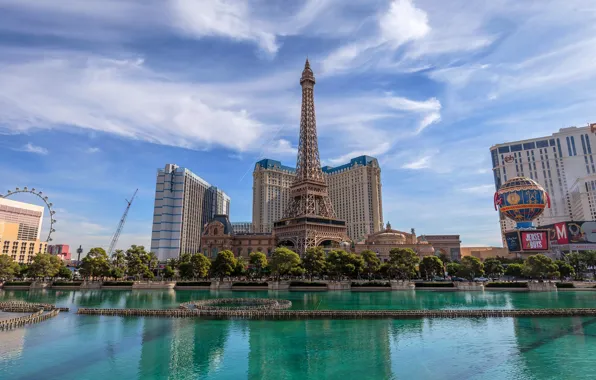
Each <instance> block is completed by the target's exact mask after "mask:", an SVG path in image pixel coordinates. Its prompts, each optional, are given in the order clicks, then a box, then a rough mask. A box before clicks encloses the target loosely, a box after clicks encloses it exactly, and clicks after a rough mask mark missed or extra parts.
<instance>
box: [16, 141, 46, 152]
mask: <svg viewBox="0 0 596 380" xmlns="http://www.w3.org/2000/svg"><path fill="white" fill-rule="evenodd" d="M13 150H16V151H19V152H28V153H35V154H41V155H46V154H48V153H49V152H48V150H47V149H46V148H44V147H41V146H37V145H33V144H31V143H27V144H25V145H23V146H22V147H20V148H14V149H13Z"/></svg>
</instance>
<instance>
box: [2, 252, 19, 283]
mask: <svg viewBox="0 0 596 380" xmlns="http://www.w3.org/2000/svg"><path fill="white" fill-rule="evenodd" d="M19 272H20V267H19V264H18V263H17V262H15V261H14V260H13V259H12V257H10V256H8V255H0V278H2V279H11V278H13V277H14V276H16V275H18V274H19Z"/></svg>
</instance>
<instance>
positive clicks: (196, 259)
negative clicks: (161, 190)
mask: <svg viewBox="0 0 596 380" xmlns="http://www.w3.org/2000/svg"><path fill="white" fill-rule="evenodd" d="M588 269H590V270H591V271H592V272H593V274H594V277H595V278H596V251H587V252H583V253H571V254H568V255H566V256H565V258H564V260H556V261H553V260H552V259H550V258H548V257H547V256H544V255H533V256H530V257H528V258H527V259H526V260H525V261H524V260H521V259H510V258H504V257H497V258H490V259H486V260H485V261H484V262H481V261H480V260H479V259H478V258H476V257H472V256H466V257H464V258H462V259H461V261H453V262H452V261H451V260H450V259H449V257H447V256H446V255H444V254H441V255H439V256H426V257H423V258H422V259H421V258H420V257H419V256H418V255H417V254H416V252H415V251H414V250H412V249H410V248H394V249H392V250H391V251H390V253H389V258H388V260H387V261H386V262H381V260H380V259H379V258H378V255H377V254H376V253H375V252H372V251H370V250H366V251H363V252H362V253H360V254H355V253H350V252H346V251H344V250H333V251H330V252H328V253H326V252H325V251H324V250H323V249H322V248H320V247H315V248H309V249H308V250H307V251H306V252H305V254H304V256H303V257H302V258H300V256H298V254H296V253H295V252H293V251H292V250H290V249H288V248H285V247H280V248H276V249H275V250H274V251H273V252H272V254H271V256H270V257H267V256H266V255H265V254H264V253H263V252H252V253H250V255H249V257H248V259H245V258H244V257H235V256H234V254H233V253H232V252H231V251H229V250H224V251H220V252H219V253H218V254H217V256H216V257H215V258H214V259H209V258H207V257H206V256H204V255H203V254H200V253H199V254H188V253H187V254H183V255H181V256H180V257H179V258H177V259H170V260H168V261H167V263H166V264H165V266H164V267H163V268H162V269H161V270H160V269H159V260H158V259H157V256H156V255H155V254H154V253H153V252H147V251H146V250H145V248H144V247H143V246H137V245H133V246H131V247H130V248H129V249H127V250H126V251H124V250H116V251H115V253H114V254H112V256H111V257H109V256H108V254H107V253H106V251H105V250H104V249H103V248H99V247H98V248H92V249H91V250H90V251H89V252H88V253H87V255H86V256H85V257H84V258H83V260H82V261H81V263H80V265H79V274H80V275H81V276H82V277H84V278H88V279H92V278H95V279H97V278H101V279H103V278H113V279H121V278H124V277H126V278H129V279H137V280H140V279H146V280H150V279H153V278H155V277H156V276H159V277H161V278H165V279H174V278H179V279H201V278H202V279H205V278H218V279H220V280H223V279H224V278H226V277H245V278H252V279H261V278H263V277H269V278H273V279H275V280H280V279H282V278H290V277H304V276H306V277H308V278H310V280H312V279H313V278H315V277H316V278H323V277H324V278H329V279H332V280H343V279H369V280H372V279H400V280H410V279H413V278H422V279H426V280H432V279H435V278H437V277H443V278H446V276H447V275H449V276H451V277H452V278H453V277H460V278H462V279H467V280H470V281H471V280H473V279H474V278H477V277H481V276H485V275H486V276H488V277H490V278H499V277H502V276H503V275H508V276H512V277H515V278H522V277H527V278H535V279H553V278H560V279H565V278H570V277H572V278H574V279H576V280H581V279H583V276H584V273H585V272H586V271H587V270H588ZM13 277H20V278H26V277H33V278H51V277H54V278H55V277H61V278H67V279H70V278H72V272H71V271H70V270H69V269H68V268H66V267H65V265H64V263H63V262H62V260H60V258H58V257H57V256H53V255H51V254H37V255H36V256H34V257H33V260H32V262H31V263H30V264H19V263H16V262H15V261H13V260H12V258H11V257H10V256H8V255H0V279H10V278H13Z"/></svg>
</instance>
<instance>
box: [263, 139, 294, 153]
mask: <svg viewBox="0 0 596 380" xmlns="http://www.w3.org/2000/svg"><path fill="white" fill-rule="evenodd" d="M297 152H298V148H297V147H295V146H292V143H291V142H290V141H288V140H285V139H279V140H276V141H273V142H271V143H269V144H266V145H265V146H264V147H263V154H264V155H265V156H273V157H275V156H295V155H296V154H297Z"/></svg>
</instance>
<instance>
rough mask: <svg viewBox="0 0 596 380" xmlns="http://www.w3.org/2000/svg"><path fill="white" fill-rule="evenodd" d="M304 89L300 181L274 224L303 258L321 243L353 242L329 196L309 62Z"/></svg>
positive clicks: (298, 166)
mask: <svg viewBox="0 0 596 380" xmlns="http://www.w3.org/2000/svg"><path fill="white" fill-rule="evenodd" d="M300 85H301V86H302V111H301V115H300V143H299V146H298V159H297V162H296V179H295V180H294V183H293V184H292V186H291V187H290V202H289V204H288V208H287V209H286V210H285V214H284V218H283V219H281V220H279V221H277V222H275V223H274V225H273V233H274V234H275V237H276V239H277V241H278V243H280V245H285V246H288V248H293V249H294V250H295V251H296V253H298V254H299V255H301V256H302V255H303V254H304V252H305V251H306V250H307V249H308V248H311V247H316V246H318V245H321V243H325V242H327V243H331V245H332V246H339V244H340V243H342V242H344V241H349V238H348V235H347V227H346V222H345V221H343V220H340V219H337V218H336V217H335V212H334V210H333V204H332V203H331V199H329V194H328V192H327V182H326V181H325V177H324V175H323V171H322V170H321V160H320V158H319V146H318V142H317V122H316V118H315V101H314V87H315V76H314V74H313V72H312V70H311V68H310V63H309V62H308V58H307V59H306V63H305V65H304V70H303V71H302V78H300ZM292 245H293V247H292Z"/></svg>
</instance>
